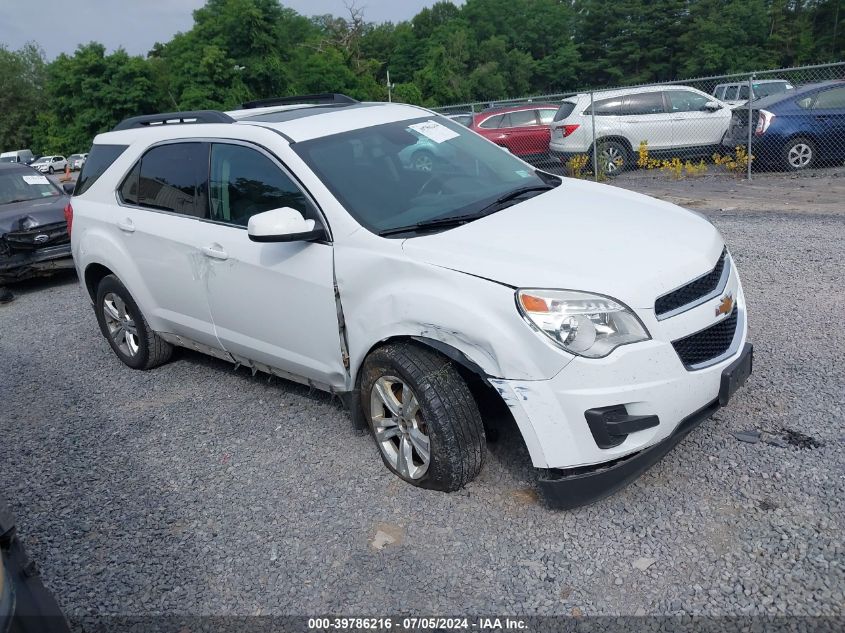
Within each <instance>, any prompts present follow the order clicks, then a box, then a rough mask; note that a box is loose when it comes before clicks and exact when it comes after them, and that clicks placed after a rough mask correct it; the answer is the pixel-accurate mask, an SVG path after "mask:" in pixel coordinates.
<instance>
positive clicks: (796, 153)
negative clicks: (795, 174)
mask: <svg viewBox="0 0 845 633" xmlns="http://www.w3.org/2000/svg"><path fill="white" fill-rule="evenodd" d="M816 156H817V153H816V145H815V143H813V141H811V140H810V139H807V138H803V137H800V136H799V137H798V138H793V139H790V140H789V141H788V142H787V143H786V145H785V146H784V148H783V163H784V166H785V167H786V169H788V170H789V171H802V170H804V169H809V168H810V167H812V166H813V165H814V164H815V162H816Z"/></svg>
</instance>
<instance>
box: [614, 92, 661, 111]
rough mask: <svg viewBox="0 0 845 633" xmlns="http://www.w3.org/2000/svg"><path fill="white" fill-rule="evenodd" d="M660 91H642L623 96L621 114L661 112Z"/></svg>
mask: <svg viewBox="0 0 845 633" xmlns="http://www.w3.org/2000/svg"><path fill="white" fill-rule="evenodd" d="M665 111H666V109H665V108H664V107H663V93H662V92H642V93H640V94H635V95H630V96H628V97H626V98H625V103H624V105H623V106H622V114H663V113H664V112H665Z"/></svg>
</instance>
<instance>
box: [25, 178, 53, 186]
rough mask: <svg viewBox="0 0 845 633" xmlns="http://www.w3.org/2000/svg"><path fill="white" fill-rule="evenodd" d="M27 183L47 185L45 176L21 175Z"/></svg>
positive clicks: (48, 182)
mask: <svg viewBox="0 0 845 633" xmlns="http://www.w3.org/2000/svg"><path fill="white" fill-rule="evenodd" d="M21 178H23V179H24V182H26V184H28V185H49V184H50V181H49V180H47V176H21Z"/></svg>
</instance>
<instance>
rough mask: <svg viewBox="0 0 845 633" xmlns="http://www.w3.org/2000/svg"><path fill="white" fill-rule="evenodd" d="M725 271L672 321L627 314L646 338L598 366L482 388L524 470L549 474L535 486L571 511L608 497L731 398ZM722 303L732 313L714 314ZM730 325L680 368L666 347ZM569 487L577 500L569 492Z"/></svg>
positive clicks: (739, 302)
mask: <svg viewBox="0 0 845 633" xmlns="http://www.w3.org/2000/svg"><path fill="white" fill-rule="evenodd" d="M726 270H729V273H728V275H727V278H726V281H725V282H723V283H724V285H723V286H720V287H719V289H718V292H716V293H714V294H712V296H710V297H709V298H706V299H704V300H703V301H702V302H700V303H698V304H691V307H689V308H687V309H685V310H684V311H682V312H678V313H675V314H667V315H661V316H658V315H656V313H655V311H654V310H653V309H639V310H637V314H638V316H639V317H640V318H641V320H642V322H643V324H644V325H645V327H646V328H647V330H648V331H649V332H650V334H651V336H652V338H651V339H650V340H648V341H643V342H640V343H636V344H632V345H623V346H621V347H619V348H617V349H616V350H614V351H613V352H612V353H611V354H610V355H608V356H606V357H604V358H598V359H587V358H582V357H575V358H574V359H573V360H572V361H571V362H569V363H568V364H567V365H566V366H565V367H564V368H563V369H562V370H561V371H560V372H559V373H558V374H557V375H556V376H554V377H553V378H551V379H548V380H507V379H499V378H490V379H489V381H490V383H491V384H492V385H493V386H494V387H495V388H496V389H497V391H498V392H499V394H500V395H501V397H502V399H503V401H504V403H505V404H506V405H507V406H508V408H509V409H510V412H511V414H512V416H513V418H514V420H515V421H516V423H517V425H518V427H519V429H520V432H521V434H522V437H523V439H524V441H525V444H526V447H527V448H528V452H529V454H530V455H531V461H532V463H533V465H534V466H535V467H536V468H539V469H544V470H546V471H552V472H551V473H550V474H548V476H544V478H543V479H544V481H546V483H544V484H542V486H543V487H544V488H545V489H549V488H550V487H551V486H552V484H553V485H554V486H555V487H558V488H560V489H562V490H564V491H565V495H567V496H571V497H572V498H573V499H574V501H573V502H572V503H573V504H574V505H581V504H583V503H586V502H587V501H589V500H595V499H598V498H600V497H601V496H604V495H605V494H609V493H610V492H612V491H613V490H616V489H617V488H619V487H621V486H623V485H625V484H626V483H628V482H629V481H631V480H632V479H633V478H635V477H636V476H637V475H639V474H640V473H641V472H642V471H643V470H645V469H646V468H648V467H649V466H651V465H652V464H653V463H654V462H655V461H657V460H658V459H659V458H660V457H661V456H662V455H663V454H665V453H666V452H667V451H668V450H669V449H670V448H671V447H672V446H674V444H676V443H677V442H678V441H680V439H681V438H682V437H683V435H685V434H686V433H687V432H688V430H685V429H691V428H692V427H694V426H695V425H696V424H697V423H698V422H700V421H701V420H702V419H705V418H706V417H708V416H709V414H710V413H712V411H714V410H715V408H716V407H718V406H719V404H720V402H721V404H724V403H725V401H726V399H727V397H729V396H730V395H731V394H732V393H733V389H735V388H736V385H734V386H733V388H727V391H726V387H724V386H723V384H724V382H725V375H726V374H729V373H730V372H731V367H733V365H734V364H735V363H737V362H738V361H739V360H740V359H742V358H745V357H746V356H748V355H750V354H751V351H750V347H751V346H750V344H749V343H748V324H747V318H746V306H745V296H744V293H743V291H742V285H741V283H740V281H739V276H738V274H737V272H736V268H735V267H734V266H733V265H730V267H726ZM728 297H731V298H732V300H733V301H734V307H733V310H732V311H731V312H730V313H728V314H724V313H722V312H721V310H722V307H723V304H724V301H725V299H726V298H728ZM714 315H715V316H714ZM732 319H733V320H734V323H735V325H734V326H733V329H732V332H733V334H732V338H731V339H730V340H725V339H724V338H720V339H719V340H720V341H723V343H724V345H725V347H714V348H711V349H713V350H714V351H713V356H710V357H708V358H707V359H704V360H701V361H697V362H695V363H694V364H691V365H689V366H687V365H685V361H684V360H682V356H681V352H679V351H678V350H677V349H676V347H675V345H676V344H678V342H679V341H685V340H687V339H688V338H695V337H694V336H692V335H693V334H696V333H703V332H711V333H713V332H715V334H713V335H714V336H719V337H723V336H724V332H725V330H724V329H722V327H721V324H723V323H725V322H729V321H730V320H732ZM696 336H697V334H696ZM701 344H702V345H704V344H706V343H705V342H702V343H701ZM681 349H684V348H683V346H682V347H681ZM687 358H688V357H687ZM749 369H750V367H749ZM742 381H744V377H743V379H742ZM742 381H740V382H742ZM734 382H736V381H734ZM714 402H715V405H714ZM693 420H694V422H693ZM652 456H653V457H652ZM628 462H630V464H628ZM602 473H603V474H602ZM614 482H618V483H614ZM579 486H580V487H582V488H584V492H583V493H575V492H573V489H574V488H576V487H579ZM555 497H560V495H549V500H550V501H551V503H552V504H553V505H557V506H558V507H573V506H571V505H567V503H566V502H562V501H560V500H559V499H558V500H557V501H555Z"/></svg>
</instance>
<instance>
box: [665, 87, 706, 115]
mask: <svg viewBox="0 0 845 633" xmlns="http://www.w3.org/2000/svg"><path fill="white" fill-rule="evenodd" d="M666 94H667V95H668V97H669V106H670V109H671V111H672V112H698V111H699V110H704V105H705V104H706V103H707V102H708V101H710V99H708V98H707V97H706V96H704V95H700V94H698V93H697V92H690V91H689V90H669V91H667V92H666Z"/></svg>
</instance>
